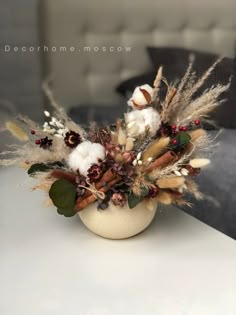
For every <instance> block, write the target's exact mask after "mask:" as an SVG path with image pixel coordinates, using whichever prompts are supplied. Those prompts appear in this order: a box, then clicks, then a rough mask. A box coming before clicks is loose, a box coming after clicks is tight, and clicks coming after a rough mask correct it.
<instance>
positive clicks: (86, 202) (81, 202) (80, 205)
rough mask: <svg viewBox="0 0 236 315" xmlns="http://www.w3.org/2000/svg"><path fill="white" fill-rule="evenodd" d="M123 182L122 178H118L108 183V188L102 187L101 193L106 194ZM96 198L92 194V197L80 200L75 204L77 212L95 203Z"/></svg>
mask: <svg viewBox="0 0 236 315" xmlns="http://www.w3.org/2000/svg"><path fill="white" fill-rule="evenodd" d="M120 180H121V178H120V177H116V178H114V179H113V180H111V181H110V182H109V183H107V186H105V187H102V188H101V189H99V191H100V192H104V193H106V192H107V191H108V190H109V189H111V187H112V186H114V185H115V184H117V183H119V182H120ZM96 199H97V198H96V196H95V195H93V194H92V193H91V195H90V196H88V197H87V198H84V199H82V200H81V198H78V199H77V201H76V204H75V210H76V211H77V212H79V211H81V210H83V209H84V208H86V207H87V206H88V205H90V204H91V203H93V202H94V201H95V200H96Z"/></svg>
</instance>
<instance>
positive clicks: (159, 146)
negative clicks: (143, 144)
mask: <svg viewBox="0 0 236 315" xmlns="http://www.w3.org/2000/svg"><path fill="white" fill-rule="evenodd" d="M169 143H170V138H169V137H163V138H160V139H158V140H156V141H154V142H153V143H152V144H151V145H150V146H149V147H148V148H147V149H146V151H145V152H144V153H143V157H142V160H143V162H147V161H148V160H149V159H152V160H154V159H155V158H157V157H158V156H159V155H160V154H161V153H162V152H163V151H164V150H165V149H166V147H167V146H168V144H169Z"/></svg>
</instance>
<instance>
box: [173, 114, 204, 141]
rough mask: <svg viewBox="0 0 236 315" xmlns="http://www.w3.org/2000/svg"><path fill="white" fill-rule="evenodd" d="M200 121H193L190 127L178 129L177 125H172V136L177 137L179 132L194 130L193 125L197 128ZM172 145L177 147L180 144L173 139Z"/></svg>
mask: <svg viewBox="0 0 236 315" xmlns="http://www.w3.org/2000/svg"><path fill="white" fill-rule="evenodd" d="M200 123H201V122H200V120H199V119H196V120H194V121H191V122H190V123H189V124H188V126H182V125H181V126H179V127H177V126H176V125H172V126H171V130H172V136H173V135H177V134H178V132H179V131H182V132H186V131H188V130H191V129H192V128H193V125H196V126H199V125H200ZM170 136H171V135H170ZM172 144H174V145H177V144H178V141H177V140H176V139H173V140H172Z"/></svg>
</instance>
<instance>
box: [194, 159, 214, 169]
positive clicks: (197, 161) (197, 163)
mask: <svg viewBox="0 0 236 315" xmlns="http://www.w3.org/2000/svg"><path fill="white" fill-rule="evenodd" d="M210 162H211V161H210V160H209V159H192V160H190V161H189V164H190V166H192V167H193V168H201V167H204V166H206V165H208V164H209V163H210Z"/></svg>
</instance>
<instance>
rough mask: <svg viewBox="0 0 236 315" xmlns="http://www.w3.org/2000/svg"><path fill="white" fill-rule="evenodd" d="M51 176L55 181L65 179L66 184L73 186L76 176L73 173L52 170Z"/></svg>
mask: <svg viewBox="0 0 236 315" xmlns="http://www.w3.org/2000/svg"><path fill="white" fill-rule="evenodd" d="M51 176H52V177H55V178H57V179H66V180H68V182H71V183H72V184H75V178H76V175H75V174H74V173H69V172H64V171H61V170H53V171H52V172H51Z"/></svg>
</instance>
